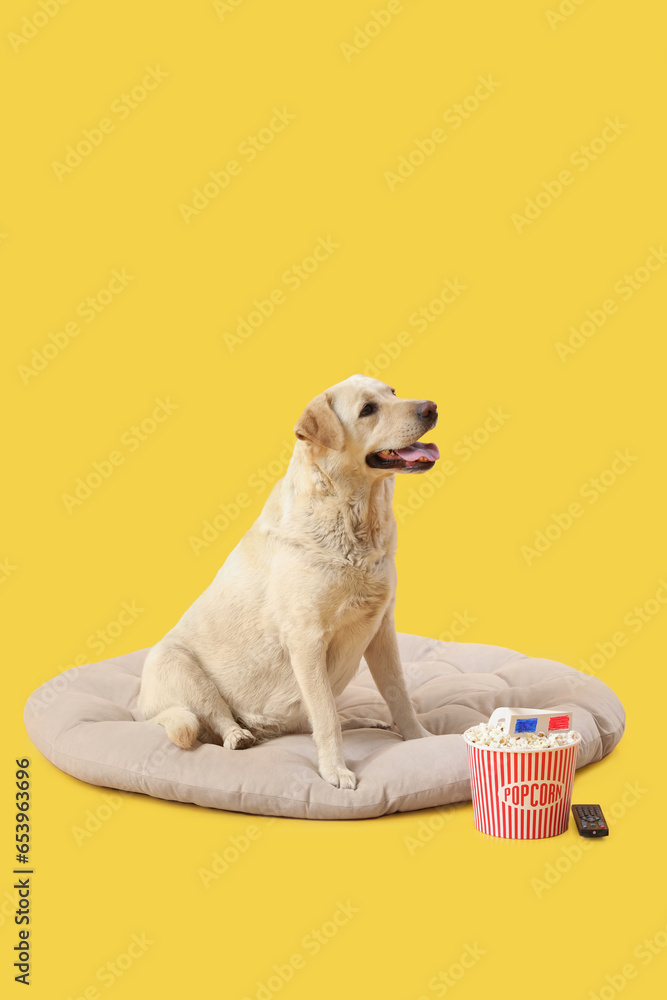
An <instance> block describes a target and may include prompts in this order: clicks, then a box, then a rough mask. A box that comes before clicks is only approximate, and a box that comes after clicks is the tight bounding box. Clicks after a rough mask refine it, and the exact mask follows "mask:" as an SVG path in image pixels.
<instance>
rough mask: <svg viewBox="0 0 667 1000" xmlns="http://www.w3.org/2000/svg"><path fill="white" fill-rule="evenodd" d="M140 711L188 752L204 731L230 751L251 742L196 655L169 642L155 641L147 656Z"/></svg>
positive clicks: (246, 745) (178, 644) (183, 646)
mask: <svg viewBox="0 0 667 1000" xmlns="http://www.w3.org/2000/svg"><path fill="white" fill-rule="evenodd" d="M139 709H140V711H141V712H142V713H143V715H144V718H145V719H147V721H149V722H154V723H156V724H157V725H159V726H164V728H165V729H166V730H167V736H168V737H169V739H170V740H171V741H172V743H175V744H176V745H177V746H180V747H183V748H185V749H191V748H192V746H193V745H194V743H195V741H196V739H197V736H198V734H199V731H200V729H202V728H203V727H204V726H205V727H207V728H208V729H210V730H212V732H214V733H215V734H217V735H218V736H219V737H220V739H221V740H222V745H223V747H226V748H227V749H228V750H241V749H243V748H244V747H248V746H251V744H253V743H254V742H255V737H254V736H253V734H252V733H251V732H250V731H249V730H247V729H243V728H242V727H241V726H239V724H238V722H237V721H236V719H235V718H234V716H233V715H232V712H231V709H230V708H229V705H228V704H227V702H226V701H225V699H224V698H223V697H222V695H221V694H220V692H219V691H218V689H217V687H216V686H215V684H214V683H213V681H212V680H211V679H210V678H209V677H207V676H206V674H205V673H204V671H203V670H202V668H201V667H200V665H199V662H198V661H197V657H196V656H195V654H194V653H193V652H192V651H191V650H189V649H188V648H187V646H185V645H182V644H180V643H175V642H173V640H172V641H167V642H165V641H161V642H159V643H158V644H157V645H156V646H153V648H152V649H151V651H150V652H149V654H148V656H147V657H146V662H145V664H144V669H143V673H142V679H141V693H140V695H139Z"/></svg>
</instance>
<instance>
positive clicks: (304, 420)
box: [294, 392, 345, 451]
mask: <svg viewBox="0 0 667 1000" xmlns="http://www.w3.org/2000/svg"><path fill="white" fill-rule="evenodd" d="M294 433H295V434H296V436H297V437H298V438H299V439H300V440H301V441H303V440H304V439H305V440H306V441H313V442H314V443H315V444H321V445H322V447H323V448H332V449H333V450H334V451H342V450H343V445H344V444H345V436H344V434H343V425H342V424H341V422H340V420H339V419H338V417H337V416H336V414H335V413H334V411H333V407H332V406H331V402H330V400H329V397H328V396H327V394H326V393H325V392H322V393H320V395H319V396H315V399H311V401H310V403H309V404H308V406H307V407H306V409H305V410H304V411H303V413H302V414H301V416H300V417H299V419H298V420H297V422H296V424H295V425H294Z"/></svg>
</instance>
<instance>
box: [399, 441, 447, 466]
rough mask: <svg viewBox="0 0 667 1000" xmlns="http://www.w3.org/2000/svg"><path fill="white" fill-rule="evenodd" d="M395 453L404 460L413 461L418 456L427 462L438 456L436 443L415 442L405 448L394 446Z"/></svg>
mask: <svg viewBox="0 0 667 1000" xmlns="http://www.w3.org/2000/svg"><path fill="white" fill-rule="evenodd" d="M395 450H396V454H397V455H400V457H401V458H403V459H405V461H406V462H415V461H416V460H417V459H418V458H425V459H426V460H427V461H428V462H435V461H436V459H438V458H440V452H439V451H438V446H437V444H422V443H421V441H418V442H417V444H411V445H408V447H407V448H396V449H395Z"/></svg>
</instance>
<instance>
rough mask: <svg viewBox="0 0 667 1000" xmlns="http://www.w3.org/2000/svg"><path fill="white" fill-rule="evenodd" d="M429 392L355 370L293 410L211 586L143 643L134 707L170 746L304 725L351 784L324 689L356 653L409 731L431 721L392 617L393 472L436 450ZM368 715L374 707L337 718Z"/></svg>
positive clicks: (236, 740) (326, 774) (243, 743)
mask: <svg viewBox="0 0 667 1000" xmlns="http://www.w3.org/2000/svg"><path fill="white" fill-rule="evenodd" d="M437 420H438V411H437V407H436V404H435V403H433V402H431V401H430V400H423V399H399V398H397V396H396V394H395V392H394V390H393V389H392V388H391V387H390V386H388V385H385V384H384V383H383V382H380V381H378V380H377V379H374V378H368V377H366V376H365V375H352V376H351V377H350V378H348V379H345V381H343V382H339V383H338V384H337V385H334V386H332V387H331V388H330V389H327V390H326V391H325V392H323V393H321V394H320V395H319V396H316V397H315V398H314V399H313V400H311V402H310V403H308V405H307V406H306V408H305V410H304V411H303V413H302V414H301V416H300V417H299V419H298V421H297V423H296V426H295V428H294V431H295V433H296V437H297V441H296V444H295V447H294V453H293V455H292V458H291V460H290V463H289V466H288V468H287V471H286V473H285V476H284V477H283V478H282V479H281V480H279V481H278V482H277V483H276V484H275V486H274V487H273V489H272V491H271V494H270V496H269V498H268V500H267V502H266V504H265V506H264V509H263V510H262V512H261V514H260V516H259V517H258V519H257V520H256V521H255V523H254V524H253V526H252V527H251V528H250V530H249V531H248V532H247V533H246V534H245V535H244V536H243V538H242V539H241V541H240V542H239V543H238V545H237V546H236V548H235V549H234V550H233V551H232V552H231V553H230V555H229V556H228V558H227V560H226V561H225V563H224V565H223V566H222V568H221V569H220V570H219V571H218V573H217V575H216V577H215V579H214V580H213V582H212V583H211V585H210V586H209V587H208V588H207V589H206V590H205V591H204V593H203V594H202V595H201V596H200V597H198V598H197V600H196V601H195V602H194V604H193V605H192V606H191V607H190V608H189V609H188V610H187V611H186V612H185V614H184V615H183V617H182V618H181V619H180V621H179V622H178V623H177V624H176V625H175V626H174V627H173V628H172V629H171V630H170V631H169V632H168V633H167V634H166V635H165V636H164V638H163V639H161V640H160V641H159V642H158V643H157V645H155V646H153V648H152V649H151V650H150V652H149V653H148V656H147V658H146V662H145V665H144V669H143V676H142V681H141V693H140V697H139V709H140V711H141V712H142V714H143V716H144V718H145V719H146V720H148V721H150V722H154V723H157V724H159V725H161V726H164V728H165V729H166V731H167V734H168V736H169V739H170V740H172V742H174V743H175V744H176V745H177V746H179V747H184V748H186V749H188V748H191V747H192V746H193V744H194V743H195V741H196V740H197V738H198V737H199V738H200V739H202V740H204V741H209V742H217V743H220V742H221V743H222V745H223V746H224V747H227V748H228V749H232V750H234V749H237V750H238V749H242V748H243V747H248V746H251V745H252V744H253V743H254V742H256V741H257V740H264V739H269V738H271V737H275V736H279V735H281V734H285V733H310V732H312V735H313V739H314V741H315V745H316V748H317V753H318V762H319V772H320V775H321V776H322V777H323V778H324V779H325V780H326V781H328V782H330V783H331V784H332V785H334V786H335V787H337V788H349V789H352V788H355V787H356V777H355V775H354V773H353V772H352V771H350V770H349V769H348V768H347V767H346V766H345V760H344V758H343V740H342V735H341V721H340V719H339V717H338V714H337V712H336V702H335V698H336V696H337V695H338V694H340V693H341V691H342V690H343V689H344V688H345V687H346V685H347V684H348V683H349V681H350V680H351V679H352V677H353V676H354V674H355V672H356V670H357V668H358V667H359V664H360V661H361V658H362V656H363V657H364V658H365V659H366V662H367V664H368V666H369V668H370V671H371V674H372V676H373V679H374V680H375V683H376V684H377V686H378V689H379V691H380V694H381V695H382V697H383V698H384V700H385V701H386V703H387V705H388V706H389V709H390V711H391V715H392V718H393V720H394V724H395V726H396V728H397V729H398V731H399V732H400V733H401V735H402V736H403V738H404V739H406V740H414V739H419V738H420V737H422V736H429V735H430V733H428V732H427V730H426V729H424V728H423V727H422V726H421V725H420V723H419V721H418V720H417V717H416V715H415V711H414V708H413V706H412V703H411V701H410V698H409V697H408V694H407V690H406V687H405V681H404V677H403V671H402V668H401V661H400V657H399V653H398V645H397V642H396V632H395V629H394V603H395V595H396V569H395V565H394V555H395V551H396V521H395V519H394V515H393V511H392V499H393V492H394V476H395V475H396V473H398V472H400V473H421V472H426V471H427V470H428V469H431V468H433V465H434V463H435V461H436V460H437V459H438V458H439V457H440V455H439V452H438V449H437V447H436V445H434V444H423V443H420V441H419V439H420V438H421V437H422V436H423V435H424V434H425V433H426V432H427V431H430V430H431V429H432V428H433V427H435V425H436V423H437ZM361 726H376V727H380V728H385V729H386V728H389V727H388V726H386V725H385V724H384V723H382V722H377V721H376V720H372V719H356V720H350V721H348V722H347V723H343V728H356V727H361Z"/></svg>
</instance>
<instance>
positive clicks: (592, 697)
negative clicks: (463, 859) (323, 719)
mask: <svg viewBox="0 0 667 1000" xmlns="http://www.w3.org/2000/svg"><path fill="white" fill-rule="evenodd" d="M399 645H400V649H401V657H402V660H403V666H404V671H405V676H406V681H407V685H408V690H409V692H410V697H411V698H412V701H413V703H414V705H415V708H416V710H417V714H418V716H419V719H420V721H421V722H422V724H423V725H424V726H425V727H426V728H427V729H429V730H430V731H431V732H432V733H435V734H437V735H436V736H435V737H434V738H433V739H422V740H412V741H410V742H407V743H405V742H403V740H402V739H401V737H400V736H399V735H398V734H397V733H394V732H387V731H385V730H378V729H361V730H350V731H347V732H344V733H343V743H344V751H345V760H346V762H347V765H348V767H351V768H352V770H354V772H355V774H356V775H357V777H358V785H357V788H356V789H355V790H354V791H350V790H341V789H337V788H333V787H332V786H331V785H329V784H328V783H327V782H326V781H324V780H323V779H322V778H321V777H320V776H319V774H318V771H317V755H316V753H315V747H314V744H313V740H312V737H311V736H305V735H301V736H283V737H280V738H279V739H275V740H270V741H269V742H267V743H264V744H261V745H259V746H255V747H251V748H249V749H248V750H225V749H223V748H222V747H220V746H216V745H213V744H197V745H196V746H195V748H194V749H193V750H180V749H179V748H178V747H176V746H174V745H173V744H172V743H170V742H169V740H168V738H167V735H166V733H165V730H164V729H163V728H162V727H161V726H156V725H153V724H151V723H147V722H142V721H137V720H139V719H140V718H141V716H140V715H139V713H138V712H137V696H138V693H139V682H140V676H141V668H142V664H143V662H144V658H145V656H146V653H147V652H148V650H147V649H143V650H139V651H137V652H135V653H128V654H127V655H125V656H118V657H114V658H113V659H110V660H104V661H102V662H101V663H94V664H90V665H88V666H85V667H75V668H74V669H72V670H66V671H64V672H63V673H62V674H60V675H59V676H58V677H55V678H53V680H50V681H47V683H46V684H43V685H42V687H40V688H39V689H38V690H37V691H35V693H34V694H33V695H31V697H30V699H29V700H28V703H27V705H26V709H25V723H26V728H27V730H28V734H29V736H30V739H31V740H32V741H33V743H34V744H35V746H36V747H37V748H38V749H39V750H40V751H41V752H42V753H43V754H44V756H45V757H47V758H48V760H50V761H51V762H52V763H53V764H55V765H56V767H59V768H60V769H61V770H62V771H65V772H66V773H67V774H71V775H74V777H76V778H80V779H81V780H82V781H88V782H91V783H92V784H95V785H104V786H106V787H108V788H120V789H125V790H126V791H130V792H144V793H145V794H146V795H154V796H156V797H157V798H160V799H175V800H176V801H178V802H193V803H195V804H197V805H201V806H210V807H213V808H216V809H229V810H232V811H235V812H246V813H259V814H262V815H267V816H295V817H301V818H305V819H364V818H368V817H373V816H382V815H385V814H386V813H392V812H407V811H409V810H411V809H424V808H426V807H428V806H442V805H445V804H446V803H448V802H461V801H464V800H466V799H469V798H470V781H469V775H468V763H467V757H466V748H465V744H464V741H463V740H462V738H461V736H460V735H457V734H460V733H462V732H463V731H464V730H465V729H467V728H468V727H469V726H472V725H474V724H475V723H477V722H482V721H486V720H487V719H488V717H489V716H490V714H491V712H492V711H493V709H494V708H497V707H499V706H501V705H516V706H519V707H523V708H548V709H556V710H558V711H563V712H566V711H571V712H572V713H573V720H572V722H573V727H574V728H575V729H578V730H579V731H580V732H581V733H582V735H583V740H582V743H581V745H580V747H579V754H578V759H577V767H582V766H583V765H585V764H590V763H591V762H592V761H596V760H599V759H600V758H601V757H604V756H605V755H606V754H608V753H609V752H610V751H611V750H612V749H613V748H614V747H615V746H616V744H617V743H618V741H619V740H620V738H621V736H622V734H623V728H624V720H625V716H624V712H623V707H622V706H621V703H620V702H619V700H618V698H617V697H616V695H615V694H614V693H613V691H611V690H610V688H608V687H607V685H606V684H604V683H603V682H602V681H601V680H599V679H598V678H596V677H590V676H588V675H586V674H582V673H580V672H579V671H577V670H574V669H573V668H572V667H567V666H564V665H563V664H562V663H556V662H555V661H554V660H539V659H534V658H532V657H529V656H522V655H521V653H516V652H514V651H513V650H511V649H503V648H502V647H500V646H485V645H479V644H476V643H460V642H437V641H436V640H435V639H425V638H422V637H420V636H413V635H403V634H399ZM338 705H339V710H340V714H341V716H342V717H343V718H354V717H370V718H376V719H383V720H385V721H387V722H389V721H390V718H389V714H388V710H387V707H386V705H385V703H384V701H383V700H382V698H381V697H380V695H379V693H378V691H377V688H376V687H375V684H374V683H373V679H372V678H371V676H370V673H369V671H368V668H367V666H366V664H365V662H363V661H362V665H361V669H360V671H359V672H358V674H357V675H356V676H355V677H354V679H353V680H352V682H351V684H350V685H349V686H348V687H347V689H346V690H345V691H344V692H343V694H342V695H341V696H340V698H339V699H338Z"/></svg>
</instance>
